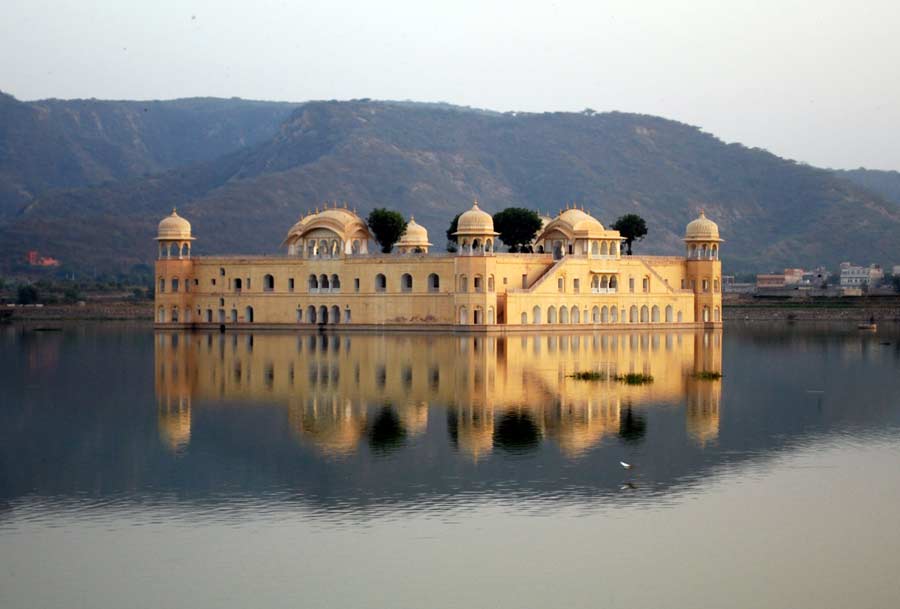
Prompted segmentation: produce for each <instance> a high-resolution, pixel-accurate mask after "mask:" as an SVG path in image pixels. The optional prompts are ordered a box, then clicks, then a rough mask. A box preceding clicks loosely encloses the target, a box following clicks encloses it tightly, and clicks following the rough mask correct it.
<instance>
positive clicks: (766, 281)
mask: <svg viewBox="0 0 900 609" xmlns="http://www.w3.org/2000/svg"><path fill="white" fill-rule="evenodd" d="M756 289H757V290H782V289H784V274H783V273H782V274H781V275H775V274H771V273H770V274H760V275H757V276H756Z"/></svg>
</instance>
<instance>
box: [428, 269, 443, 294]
mask: <svg viewBox="0 0 900 609" xmlns="http://www.w3.org/2000/svg"><path fill="white" fill-rule="evenodd" d="M440 289H441V278H440V277H438V276H437V275H436V274H435V273H432V274H430V275H429V276H428V291H429V292H439V291H440Z"/></svg>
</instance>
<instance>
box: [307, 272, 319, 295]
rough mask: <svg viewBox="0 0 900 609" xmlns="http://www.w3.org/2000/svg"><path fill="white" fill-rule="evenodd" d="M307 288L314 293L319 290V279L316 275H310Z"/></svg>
mask: <svg viewBox="0 0 900 609" xmlns="http://www.w3.org/2000/svg"><path fill="white" fill-rule="evenodd" d="M307 286H308V287H309V291H310V292H313V291H315V290H318V289H319V278H318V277H316V276H315V275H310V276H309V279H308V280H307Z"/></svg>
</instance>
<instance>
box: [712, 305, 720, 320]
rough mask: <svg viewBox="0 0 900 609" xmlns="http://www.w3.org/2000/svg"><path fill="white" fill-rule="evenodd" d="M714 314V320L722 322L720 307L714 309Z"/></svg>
mask: <svg viewBox="0 0 900 609" xmlns="http://www.w3.org/2000/svg"><path fill="white" fill-rule="evenodd" d="M713 312H714V317H713V319H714V320H715V321H720V320H719V307H716V308H715V309H713Z"/></svg>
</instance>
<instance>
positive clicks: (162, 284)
mask: <svg viewBox="0 0 900 609" xmlns="http://www.w3.org/2000/svg"><path fill="white" fill-rule="evenodd" d="M156 291H157V292H159V293H160V294H162V293H164V292H165V291H166V280H165V279H164V278H162V277H160V278H159V286H158V287H157V288H156Z"/></svg>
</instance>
